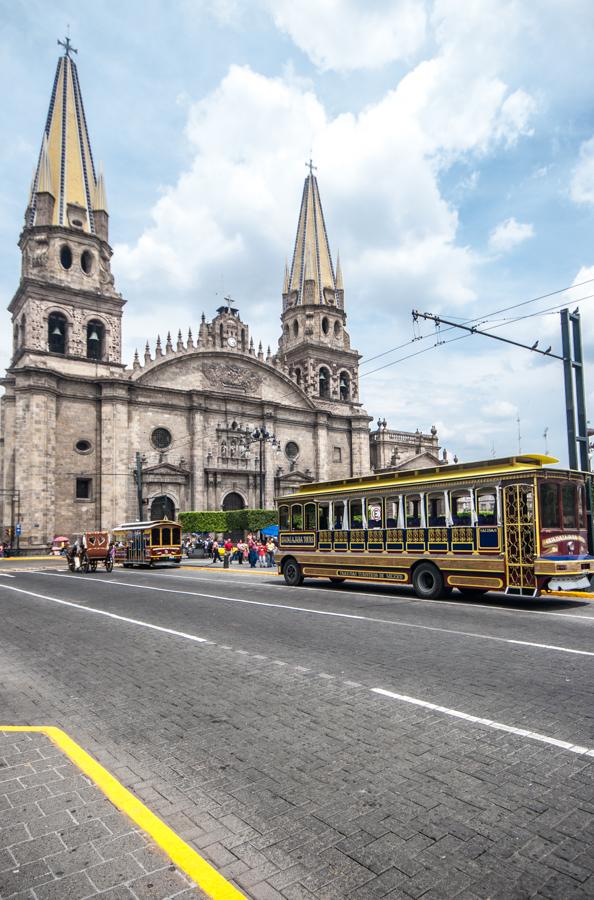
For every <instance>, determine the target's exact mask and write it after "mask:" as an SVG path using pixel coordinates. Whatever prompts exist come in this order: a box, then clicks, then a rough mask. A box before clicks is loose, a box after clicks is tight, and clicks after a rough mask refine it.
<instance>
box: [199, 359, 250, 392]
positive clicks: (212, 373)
mask: <svg viewBox="0 0 594 900" xmlns="http://www.w3.org/2000/svg"><path fill="white" fill-rule="evenodd" d="M202 373H203V375H204V376H205V378H206V380H207V382H208V383H209V385H210V386H211V387H213V388H214V389H215V390H216V388H217V387H224V388H227V390H230V391H235V392H237V393H242V394H243V393H252V392H253V391H255V390H257V388H259V387H260V385H261V384H262V378H261V376H260V375H256V373H255V372H250V370H249V369H245V368H244V367H243V366H235V365H231V364H229V365H224V364H218V365H214V366H202Z"/></svg>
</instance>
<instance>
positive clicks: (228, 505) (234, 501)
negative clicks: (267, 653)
mask: <svg viewBox="0 0 594 900" xmlns="http://www.w3.org/2000/svg"><path fill="white" fill-rule="evenodd" d="M231 509H245V501H244V499H243V497H242V496H241V494H238V493H237V491H231V493H230V494H227V496H226V497H225V498H224V500H223V510H224V511H225V512H228V511H229V510H231Z"/></svg>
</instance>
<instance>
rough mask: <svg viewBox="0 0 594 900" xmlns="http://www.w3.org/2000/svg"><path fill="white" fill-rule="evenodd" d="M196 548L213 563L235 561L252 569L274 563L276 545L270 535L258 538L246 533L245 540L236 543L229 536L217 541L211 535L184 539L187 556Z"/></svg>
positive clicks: (266, 566) (270, 566)
mask: <svg viewBox="0 0 594 900" xmlns="http://www.w3.org/2000/svg"><path fill="white" fill-rule="evenodd" d="M196 550H202V552H203V555H204V557H205V558H208V559H210V560H211V561H212V564H213V565H214V564H216V563H219V562H221V563H223V564H227V565H230V564H231V563H237V564H238V565H240V566H242V565H247V566H250V567H251V568H252V569H255V568H256V567H258V568H260V569H264V568H268V569H270V568H272V567H273V566H274V564H275V563H274V559H275V556H276V551H277V545H276V541H275V540H274V538H272V537H268V538H266V537H262V538H260V539H258V538H256V537H255V536H254V535H252V534H248V536H247V538H246V539H245V540H243V539H241V540H239V541H237V543H233V541H232V540H231V538H230V537H226V538H225V539H224V540H223V541H221V542H219V541H218V540H217V538H216V537H212V536H208V537H205V538H198V537H192V538H188V539H187V540H186V541H184V552H185V553H186V554H187V555H188V556H189V555H190V554H192V553H193V551H196Z"/></svg>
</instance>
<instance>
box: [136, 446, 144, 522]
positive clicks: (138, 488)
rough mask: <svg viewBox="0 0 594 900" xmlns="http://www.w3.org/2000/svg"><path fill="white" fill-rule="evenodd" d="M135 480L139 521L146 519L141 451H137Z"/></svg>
mask: <svg viewBox="0 0 594 900" xmlns="http://www.w3.org/2000/svg"><path fill="white" fill-rule="evenodd" d="M134 480H135V481H136V496H137V498H138V521H139V522H143V521H144V510H143V508H142V457H141V455H140V453H138V452H137V453H136V470H135V472H134Z"/></svg>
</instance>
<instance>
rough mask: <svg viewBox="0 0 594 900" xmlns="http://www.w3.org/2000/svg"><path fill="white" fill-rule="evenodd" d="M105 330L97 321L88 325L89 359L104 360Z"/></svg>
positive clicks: (92, 321)
mask: <svg viewBox="0 0 594 900" xmlns="http://www.w3.org/2000/svg"><path fill="white" fill-rule="evenodd" d="M104 337H105V329H104V327H103V325H102V324H101V322H97V321H96V320H95V319H93V320H91V321H90V322H89V323H88V324H87V359H103V344H104V343H105V341H104Z"/></svg>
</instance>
